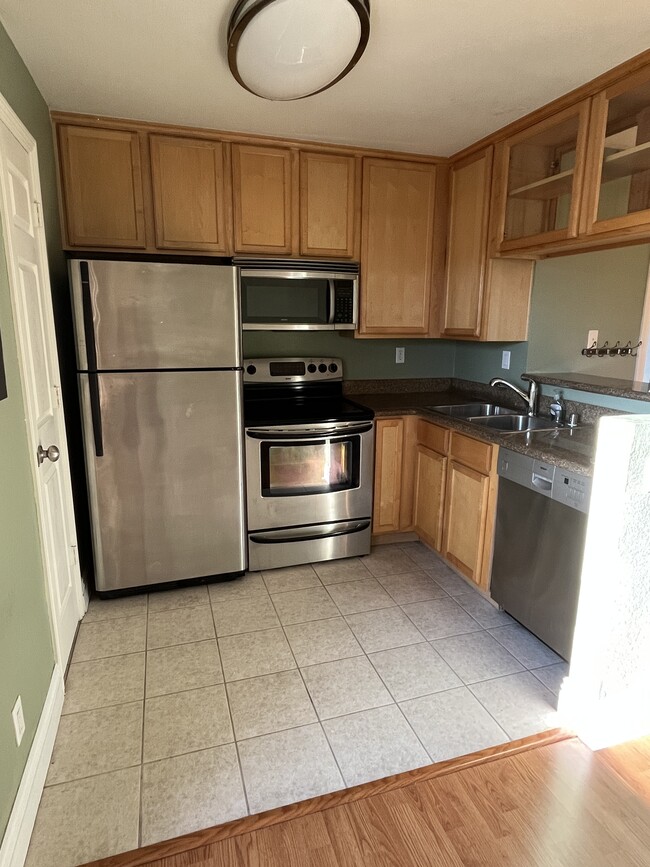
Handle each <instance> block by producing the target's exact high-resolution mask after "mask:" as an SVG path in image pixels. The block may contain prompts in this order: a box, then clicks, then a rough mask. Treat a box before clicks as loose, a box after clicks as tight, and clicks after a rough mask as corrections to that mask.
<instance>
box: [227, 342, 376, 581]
mask: <svg viewBox="0 0 650 867" xmlns="http://www.w3.org/2000/svg"><path fill="white" fill-rule="evenodd" d="M373 417H374V413H373V412H372V410H370V409H367V408H366V407H363V406H360V405H359V404H357V403H355V402H354V401H351V400H348V399H347V398H345V397H344V396H343V365H342V362H341V359H340V358H248V359H245V361H244V425H245V431H246V467H247V469H246V473H247V483H246V485H247V505H248V568H249V569H250V570H252V571H257V570H259V569H274V568H276V567H279V566H295V565H298V564H300V563H312V562H318V561H321V560H334V559H337V558H339V557H356V556H358V555H361V554H368V553H369V552H370V524H371V515H372V489H373V463H374V422H373Z"/></svg>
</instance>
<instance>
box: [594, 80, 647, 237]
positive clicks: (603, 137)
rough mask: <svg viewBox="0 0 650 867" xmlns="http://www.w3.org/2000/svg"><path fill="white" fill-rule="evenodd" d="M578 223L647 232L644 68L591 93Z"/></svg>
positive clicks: (599, 229) (624, 231) (627, 232)
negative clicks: (583, 197)
mask: <svg viewBox="0 0 650 867" xmlns="http://www.w3.org/2000/svg"><path fill="white" fill-rule="evenodd" d="M582 229H583V231H584V232H585V233H586V234H588V235H598V234H601V233H605V232H613V231H618V232H621V233H622V234H625V235H626V236H628V237H630V236H631V235H634V234H636V233H638V232H639V230H642V231H643V233H644V234H645V238H646V239H647V237H648V233H650V70H647V69H645V70H643V71H642V72H639V73H637V74H636V75H633V76H628V77H627V78H625V79H624V80H623V81H621V82H618V83H617V84H616V85H613V86H612V87H609V88H608V89H607V90H605V91H603V92H601V93H599V94H598V95H597V96H595V97H594V100H593V105H592V113H591V127H590V151H589V160H588V168H587V183H586V201H585V207H584V214H583V226H582Z"/></svg>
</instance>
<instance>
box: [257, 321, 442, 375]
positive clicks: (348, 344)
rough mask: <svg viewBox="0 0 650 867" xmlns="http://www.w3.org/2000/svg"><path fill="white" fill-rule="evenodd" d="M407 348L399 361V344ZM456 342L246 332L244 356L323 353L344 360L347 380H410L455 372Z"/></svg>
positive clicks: (312, 333)
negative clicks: (400, 362)
mask: <svg viewBox="0 0 650 867" xmlns="http://www.w3.org/2000/svg"><path fill="white" fill-rule="evenodd" d="M397 346H403V347H404V349H405V361H404V364H395V347H397ZM454 352H455V348H454V343H453V342H451V341H448V340H412V339H410V338H409V339H408V340H407V339H404V340H374V339H372V340H361V339H355V338H353V337H344V336H341V335H340V334H327V333H323V332H318V331H312V332H303V333H302V334H301V333H297V332H294V333H291V332H286V333H282V332H273V331H266V332H264V331H257V332H255V331H248V332H244V356H245V357H249V358H252V357H255V356H259V357H263V356H267V355H268V356H275V355H287V356H291V355H322V356H333V357H335V358H342V359H343V370H344V375H345V377H346V379H410V378H411V377H414V378H418V377H423V378H427V377H435V376H453V375H454Z"/></svg>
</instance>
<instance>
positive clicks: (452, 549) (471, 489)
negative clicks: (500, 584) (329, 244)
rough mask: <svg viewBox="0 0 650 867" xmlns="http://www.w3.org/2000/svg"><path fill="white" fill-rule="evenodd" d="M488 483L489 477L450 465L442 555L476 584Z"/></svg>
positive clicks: (479, 568)
mask: <svg viewBox="0 0 650 867" xmlns="http://www.w3.org/2000/svg"><path fill="white" fill-rule="evenodd" d="M489 482H490V479H489V476H484V475H482V474H481V473H477V472H476V470H472V469H470V468H469V467H464V466H463V465H462V464H457V463H455V461H452V462H451V464H450V467H449V480H448V485H447V498H446V504H445V506H446V508H445V537H444V547H443V554H444V556H445V557H446V558H447V560H449V561H450V562H451V563H453V564H454V566H456V568H457V569H459V570H460V571H461V572H462V573H463V574H464V575H467V577H468V578H471V579H472V581H474V582H475V583H476V584H480V583H481V582H480V573H481V564H482V560H483V544H484V541H485V523H486V522H485V515H486V510H487V505H488V493H489V491H488V488H489Z"/></svg>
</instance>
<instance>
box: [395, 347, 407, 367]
mask: <svg viewBox="0 0 650 867" xmlns="http://www.w3.org/2000/svg"><path fill="white" fill-rule="evenodd" d="M405 357H406V350H405V349H404V347H403V346H396V347H395V364H404V358H405Z"/></svg>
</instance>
